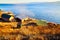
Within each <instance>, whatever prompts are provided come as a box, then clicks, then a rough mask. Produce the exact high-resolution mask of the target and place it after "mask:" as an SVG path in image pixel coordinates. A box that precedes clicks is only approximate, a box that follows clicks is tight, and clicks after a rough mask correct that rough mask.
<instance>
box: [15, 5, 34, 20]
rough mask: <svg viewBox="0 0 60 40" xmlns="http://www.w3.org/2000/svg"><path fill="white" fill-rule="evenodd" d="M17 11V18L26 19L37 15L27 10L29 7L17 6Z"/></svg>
mask: <svg viewBox="0 0 60 40" xmlns="http://www.w3.org/2000/svg"><path fill="white" fill-rule="evenodd" d="M15 10H18V14H17V17H19V18H21V19H22V18H26V17H34V16H35V14H34V13H33V12H32V11H30V10H28V9H27V6H15Z"/></svg>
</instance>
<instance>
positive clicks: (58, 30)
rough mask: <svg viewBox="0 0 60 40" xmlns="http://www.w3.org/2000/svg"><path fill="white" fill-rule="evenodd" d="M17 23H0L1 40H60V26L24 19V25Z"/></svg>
mask: <svg viewBox="0 0 60 40" xmlns="http://www.w3.org/2000/svg"><path fill="white" fill-rule="evenodd" d="M16 24H17V23H16V22H0V40H60V24H55V23H51V22H47V21H43V20H37V19H33V18H25V19H22V25H21V27H20V28H19V29H18V28H15V29H14V28H13V27H16Z"/></svg>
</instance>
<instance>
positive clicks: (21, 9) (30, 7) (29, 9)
mask: <svg viewBox="0 0 60 40" xmlns="http://www.w3.org/2000/svg"><path fill="white" fill-rule="evenodd" d="M0 9H2V10H5V11H12V12H13V13H14V14H15V15H16V14H18V16H17V17H19V18H25V17H27V16H29V17H33V18H37V19H44V20H47V21H50V22H56V23H60V2H42V3H39V2H36V3H35V2H34V3H28V4H0Z"/></svg>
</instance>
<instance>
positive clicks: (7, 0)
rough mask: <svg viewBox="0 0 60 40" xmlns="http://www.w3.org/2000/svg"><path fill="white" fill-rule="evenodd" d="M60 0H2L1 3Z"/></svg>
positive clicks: (51, 0)
mask: <svg viewBox="0 0 60 40" xmlns="http://www.w3.org/2000/svg"><path fill="white" fill-rule="evenodd" d="M56 1H60V0H0V3H10V4H11V3H12V4H16V3H31V2H56Z"/></svg>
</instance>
